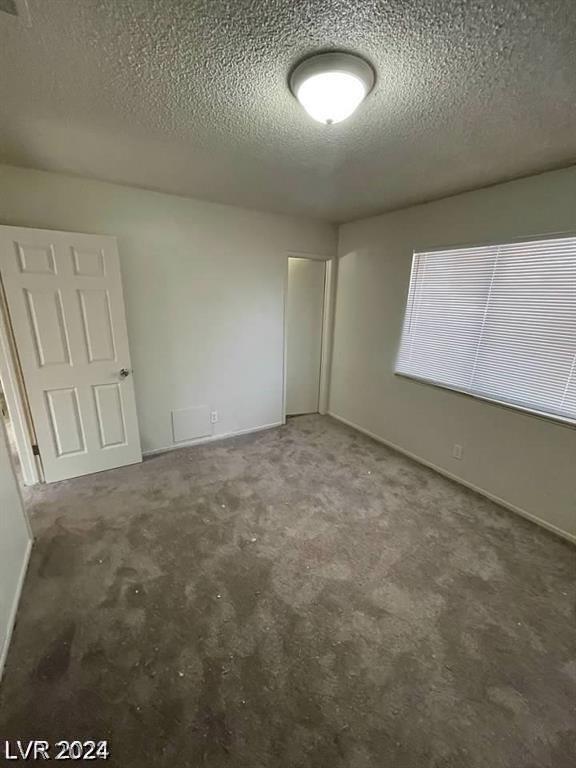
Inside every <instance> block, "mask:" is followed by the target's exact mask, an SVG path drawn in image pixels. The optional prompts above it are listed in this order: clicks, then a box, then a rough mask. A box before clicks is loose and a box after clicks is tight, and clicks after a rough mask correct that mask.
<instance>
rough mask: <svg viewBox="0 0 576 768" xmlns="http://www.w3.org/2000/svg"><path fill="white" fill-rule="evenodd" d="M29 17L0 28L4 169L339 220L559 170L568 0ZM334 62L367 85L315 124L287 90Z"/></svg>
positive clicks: (563, 148) (190, 8)
mask: <svg viewBox="0 0 576 768" xmlns="http://www.w3.org/2000/svg"><path fill="white" fill-rule="evenodd" d="M18 2H19V3H22V0H18ZM28 9H29V19H30V21H31V23H30V24H28V23H27V20H26V19H25V18H24V16H20V17H14V16H9V15H7V14H0V160H1V161H4V162H8V163H12V164H15V165H26V166H31V167H36V168H45V169H49V170H59V171H65V172H71V173H76V174H81V175H84V176H91V177H95V178H100V179H106V180H110V181H117V182H122V183H126V184H132V185H136V186H142V187H147V188H151V189H158V190H163V191H166V192H174V193H178V194H184V195H190V196H194V197H200V198H204V199H208V200H217V201H221V202H226V203H233V204H238V205H243V206H248V207H254V208H261V209H268V210H276V211H281V212H287V213H299V214H307V215H311V216H316V217H322V218H326V219H330V220H334V221H342V220H348V219H352V218H357V217H360V216H363V215H367V214H371V213H375V212H379V211H383V210H387V209H391V208H398V207H401V206H404V205H408V204H410V203H413V202H419V201H422V200H427V199H432V198H436V197H441V196H444V195H447V194H452V193H454V192H458V191H461V190H465V189H471V188H475V187H479V186H483V185H486V184H490V183H494V182H496V181H500V180H503V179H507V178H512V177H515V176H519V175H525V174H528V173H532V172H536V171H540V170H545V169H548V168H553V167H558V166H561V165H568V164H571V163H572V162H575V161H576V98H575V97H576V2H575V0H549V1H547V2H545V1H544V0H323V2H319V1H318V0H268V1H267V2H266V1H265V0H260V2H256V0H227V1H225V0H28ZM333 48H343V49H346V50H352V51H357V52H358V53H360V54H363V55H364V56H365V57H367V58H368V59H369V60H370V61H371V62H372V63H373V64H374V66H375V68H376V72H377V78H378V79H377V83H376V86H375V89H374V91H373V92H372V94H371V95H370V96H369V98H368V99H367V101H366V102H365V103H364V104H363V105H362V106H361V107H360V109H359V110H358V112H357V113H356V114H355V115H354V116H353V117H352V118H350V119H349V120H347V121H345V122H343V123H340V124H338V125H334V126H322V125H320V124H318V123H315V122H313V121H312V120H311V119H310V118H308V117H307V116H306V114H305V113H304V112H303V111H302V109H301V108H300V107H299V105H298V104H297V103H296V102H295V101H294V99H293V98H292V96H291V95H290V93H289V91H288V88H287V86H286V81H287V76H288V73H289V71H290V69H291V67H292V66H293V64H294V62H295V61H297V60H298V59H299V58H301V57H302V56H304V55H306V54H309V53H311V52H313V51H315V50H325V49H333ZM0 193H1V192H0Z"/></svg>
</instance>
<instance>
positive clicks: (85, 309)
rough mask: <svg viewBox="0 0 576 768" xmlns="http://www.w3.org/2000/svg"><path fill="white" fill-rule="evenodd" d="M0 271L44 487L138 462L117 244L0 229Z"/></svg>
mask: <svg viewBox="0 0 576 768" xmlns="http://www.w3.org/2000/svg"><path fill="white" fill-rule="evenodd" d="M0 273H1V276H2V281H3V285H4V291H5V295H6V299H7V304H8V309H9V315H10V321H11V324H12V328H13V331H14V337H15V341H16V346H17V349H18V355H19V359H20V365H21V368H22V373H23V378H24V384H25V388H26V392H27V395H28V401H29V404H30V410H31V414H32V419H33V422H34V427H35V430H36V436H37V440H38V445H39V448H40V456H41V461H42V466H43V469H44V475H45V479H46V481H47V482H53V481H55V480H62V479H65V478H69V477H76V476H78V475H83V474H88V473H91V472H99V471H101V470H104V469H111V468H113V467H119V466H123V465H125V464H132V463H135V462H138V461H141V460H142V454H141V450H140V436H139V431H138V422H137V416H136V405H135V398H134V385H133V379H132V376H131V375H130V374H131V363H130V353H129V349H128V334H127V330H126V319H125V311H124V299H123V295H122V283H121V276H120V265H119V259H118V251H117V247H116V240H115V239H114V238H112V237H103V236H99V235H83V234H74V233H67V232H52V231H49V230H35V229H23V228H18V227H0ZM123 369H124V371H123ZM122 371H123V373H122Z"/></svg>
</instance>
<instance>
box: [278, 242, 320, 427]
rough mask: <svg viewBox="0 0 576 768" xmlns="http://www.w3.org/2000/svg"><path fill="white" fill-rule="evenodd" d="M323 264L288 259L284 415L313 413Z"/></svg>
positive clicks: (317, 388)
mask: <svg viewBox="0 0 576 768" xmlns="http://www.w3.org/2000/svg"><path fill="white" fill-rule="evenodd" d="M325 277H326V265H325V263H324V262H323V261H320V260H316V259H300V258H292V257H290V258H289V259H288V296H287V302H286V415H287V416H295V415H297V414H301V413H316V412H317V411H318V402H319V396H320V362H321V357H322V321H323V315H324V283H325Z"/></svg>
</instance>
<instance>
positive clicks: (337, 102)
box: [290, 52, 375, 125]
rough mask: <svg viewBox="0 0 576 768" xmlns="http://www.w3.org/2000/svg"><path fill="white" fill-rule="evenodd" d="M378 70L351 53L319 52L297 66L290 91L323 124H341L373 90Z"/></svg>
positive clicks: (291, 78)
mask: <svg viewBox="0 0 576 768" xmlns="http://www.w3.org/2000/svg"><path fill="white" fill-rule="evenodd" d="M374 80H375V77H374V70H373V69H372V67H371V66H370V64H368V62H367V61H365V60H364V59H361V58H360V57H359V56H355V55H353V54H351V53H341V52H334V53H319V54H317V55H316V56H311V57H310V58H308V59H304V60H303V61H301V62H300V63H299V64H297V65H296V67H295V69H294V71H293V72H292V74H291V76H290V90H291V91H292V93H293V94H294V96H296V98H297V99H298V101H299V102H300V104H302V106H303V107H304V109H305V110H306V112H308V114H309V115H310V117H313V118H314V120H317V121H318V122H319V123H325V124H326V125H331V124H332V123H340V122H341V121H342V120H346V118H347V117H350V115H351V114H352V113H353V112H354V111H355V110H356V108H357V107H358V106H359V105H360V104H361V102H362V101H363V100H364V99H365V98H366V96H367V95H368V94H369V93H370V91H371V90H372V86H373V85H374Z"/></svg>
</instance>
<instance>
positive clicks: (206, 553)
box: [0, 416, 576, 768]
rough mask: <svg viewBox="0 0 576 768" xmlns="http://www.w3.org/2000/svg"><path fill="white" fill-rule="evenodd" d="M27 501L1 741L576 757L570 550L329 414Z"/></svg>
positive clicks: (247, 753) (144, 748) (176, 757)
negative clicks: (28, 522)
mask: <svg viewBox="0 0 576 768" xmlns="http://www.w3.org/2000/svg"><path fill="white" fill-rule="evenodd" d="M28 503H29V508H30V510H31V513H32V517H33V524H34V528H35V530H36V532H37V542H36V546H35V548H34V551H33V556H32V561H31V565H30V571H29V574H28V578H27V581H26V585H25V589H24V595H23V599H22V603H21V607H20V611H19V616H18V623H17V627H16V632H15V635H14V641H13V645H12V648H11V650H10V654H9V658H8V664H7V669H6V674H5V678H4V681H3V683H2V687H1V693H0V738H2V739H5V738H15V737H19V738H43V739H48V740H51V741H55V740H58V739H62V738H68V739H72V738H75V739H89V738H91V739H108V741H109V746H110V750H111V759H110V760H109V761H108V764H109V765H114V766H119V767H121V768H131V767H132V766H134V767H136V766H138V768H141V767H142V766H152V767H153V768H156V766H166V767H168V766H170V768H172V767H175V766H178V768H185V767H187V766H190V767H194V768H196V767H197V766H199V767H201V766H209V767H210V768H213V767H214V768H215V767H216V766H234V768H243V767H246V768H258V767H260V766H262V767H266V768H268V767H269V768H284V767H285V768H305V767H306V768H308V767H310V768H312V767H314V768H324V766H325V767H326V768H338V767H339V766H350V767H351V768H367V767H368V766H370V767H374V768H386V767H388V766H390V767H391V768H392V767H393V768H424V767H426V768H504V767H505V768H574V765H575V764H576V628H575V621H574V603H575V597H576V595H575V592H576V590H575V575H576V550H575V549H574V548H573V547H571V546H570V545H568V544H566V543H564V542H562V541H560V540H559V539H556V538H555V537H553V536H552V535H550V534H548V533H546V532H545V531H543V530H541V529H539V528H537V527H536V526H534V525H532V524H531V523H529V522H527V521H525V520H523V519H521V518H519V517H517V516H515V515H513V514H512V513H509V512H507V511H505V510H503V509H500V508H499V507H497V506H496V505H494V504H492V503H490V502H488V501H486V500H484V499H483V498H481V497H479V496H477V495H475V494H474V493H472V492H469V491H467V490H465V489H463V488H461V487H460V486H458V485H456V484H454V483H452V482H450V481H449V480H446V479H444V478H442V477H440V476H438V475H436V474H435V473H434V472H432V471H429V470H427V469H425V468H423V467H421V466H419V465H417V464H415V463H413V462H412V461H410V460H409V459H406V458H404V457H402V456H400V455H398V454H396V453H394V452H393V451H391V450H389V449H387V448H385V447H383V446H381V445H379V444H377V443H375V442H373V441H371V440H370V439H368V438H366V437H363V436H362V435H360V434H358V433H356V432H354V431H352V430H350V429H348V428H346V427H344V426H342V425H340V424H338V423H336V422H334V421H332V420H331V419H329V418H323V417H319V416H312V417H301V418H299V419H294V420H291V421H289V423H288V425H287V426H286V427H284V428H280V429H275V430H272V431H269V432H263V433H260V434H257V435H252V436H248V437H243V438H237V439H235V440H230V441H225V442H221V443H214V444H212V445H209V446H204V447H196V448H190V449H182V450H179V451H176V452H171V453H167V454H163V455H161V456H156V457H154V458H150V459H148V460H147V461H145V462H144V463H143V464H142V465H139V466H133V467H126V468H124V469H120V470H114V471H111V472H107V473H103V474H100V475H93V476H91V477H86V478H80V479H77V480H72V481H66V482H63V483H59V484H57V485H52V486H45V487H40V488H38V489H36V490H34V491H32V492H28ZM91 764H94V763H91Z"/></svg>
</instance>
